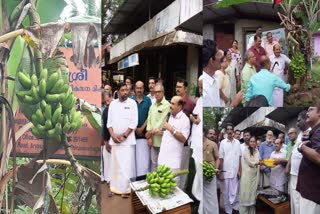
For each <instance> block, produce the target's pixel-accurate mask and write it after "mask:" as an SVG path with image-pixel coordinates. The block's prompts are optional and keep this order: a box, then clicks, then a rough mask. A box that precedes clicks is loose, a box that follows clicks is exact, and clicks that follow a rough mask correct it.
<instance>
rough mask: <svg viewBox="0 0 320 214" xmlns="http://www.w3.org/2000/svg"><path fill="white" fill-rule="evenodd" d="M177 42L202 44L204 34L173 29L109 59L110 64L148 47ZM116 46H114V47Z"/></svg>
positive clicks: (163, 45)
mask: <svg viewBox="0 0 320 214" xmlns="http://www.w3.org/2000/svg"><path fill="white" fill-rule="evenodd" d="M175 44H191V45H199V46H201V45H202V36H200V35H197V34H194V33H189V32H184V31H181V30H179V31H173V32H171V33H168V34H166V35H163V36H161V37H159V38H157V39H154V40H150V41H147V42H143V43H141V44H139V45H137V46H135V47H134V48H132V49H131V50H129V51H126V52H124V53H123V54H121V55H120V56H118V57H115V58H113V59H112V60H110V61H109V64H113V63H116V62H118V61H119V60H121V59H122V58H124V57H126V56H128V55H130V54H133V53H136V52H138V51H140V50H142V49H146V48H155V47H165V46H170V45H175ZM113 48H114V47H113Z"/></svg>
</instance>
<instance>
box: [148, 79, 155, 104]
mask: <svg viewBox="0 0 320 214" xmlns="http://www.w3.org/2000/svg"><path fill="white" fill-rule="evenodd" d="M156 82H157V81H156V78H154V77H149V79H148V88H149V92H150V93H149V94H148V95H147V97H149V98H150V99H151V102H152V104H153V103H155V102H156V95H155V93H154V87H155V86H156Z"/></svg>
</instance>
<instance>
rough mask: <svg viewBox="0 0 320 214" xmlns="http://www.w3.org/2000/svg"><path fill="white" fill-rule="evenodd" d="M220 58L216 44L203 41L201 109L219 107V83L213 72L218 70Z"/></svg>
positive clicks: (210, 41)
mask: <svg viewBox="0 0 320 214" xmlns="http://www.w3.org/2000/svg"><path fill="white" fill-rule="evenodd" d="M220 58H221V57H220V56H219V54H218V50H217V44H216V43H215V42H214V41H212V40H209V39H206V40H203V47H202V68H203V107H218V106H220V94H219V88H220V87H219V82H218V79H217V77H216V76H215V72H216V71H217V70H219V69H220Z"/></svg>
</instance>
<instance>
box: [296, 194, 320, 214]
mask: <svg viewBox="0 0 320 214" xmlns="http://www.w3.org/2000/svg"><path fill="white" fill-rule="evenodd" d="M300 213H306V214H307V213H308V214H309V213H310V214H311V213H312V214H318V213H320V204H316V203H315V202H313V201H310V200H308V199H306V198H303V197H302V196H301V197H300Z"/></svg>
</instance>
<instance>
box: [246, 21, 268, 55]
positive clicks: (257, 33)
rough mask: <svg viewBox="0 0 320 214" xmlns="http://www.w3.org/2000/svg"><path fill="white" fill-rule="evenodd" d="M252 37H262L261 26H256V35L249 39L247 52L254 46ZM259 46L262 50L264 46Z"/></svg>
mask: <svg viewBox="0 0 320 214" xmlns="http://www.w3.org/2000/svg"><path fill="white" fill-rule="evenodd" d="M254 36H259V37H260V38H261V37H262V27H261V26H258V27H257V28H256V34H255V35H253V36H251V37H250V38H249V41H248V44H247V50H249V48H251V47H252V46H253V45H254ZM261 46H262V47H263V48H264V44H261Z"/></svg>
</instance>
